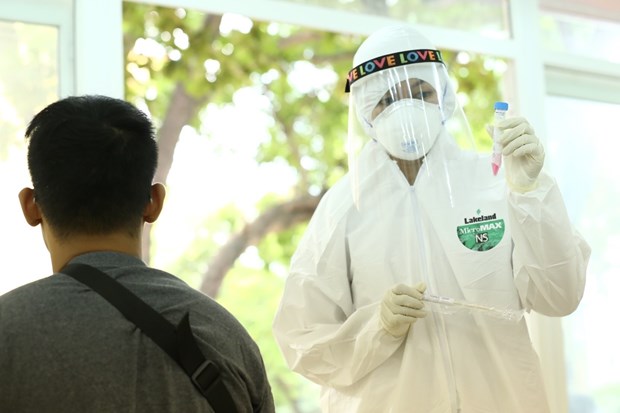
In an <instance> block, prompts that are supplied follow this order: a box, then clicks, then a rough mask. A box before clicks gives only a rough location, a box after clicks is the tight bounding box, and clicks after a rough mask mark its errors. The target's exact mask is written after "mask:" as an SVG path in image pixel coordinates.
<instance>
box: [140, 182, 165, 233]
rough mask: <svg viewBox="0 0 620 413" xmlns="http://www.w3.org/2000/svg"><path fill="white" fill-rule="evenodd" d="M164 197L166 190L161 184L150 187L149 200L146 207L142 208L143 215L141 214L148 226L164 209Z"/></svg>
mask: <svg viewBox="0 0 620 413" xmlns="http://www.w3.org/2000/svg"><path fill="white" fill-rule="evenodd" d="M165 197H166V188H165V187H164V186H163V185H162V184H160V183H156V184H153V186H151V200H150V201H149V203H148V204H147V205H146V208H144V213H143V214H142V219H144V222H148V223H149V224H151V223H153V222H155V220H156V219H157V218H158V217H159V214H160V213H161V210H162V208H163V207H164V198H165Z"/></svg>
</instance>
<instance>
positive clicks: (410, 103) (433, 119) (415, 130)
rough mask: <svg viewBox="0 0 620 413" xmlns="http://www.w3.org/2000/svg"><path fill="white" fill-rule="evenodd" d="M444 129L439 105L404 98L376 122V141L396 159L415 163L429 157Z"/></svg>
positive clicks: (381, 114) (390, 107) (378, 117)
mask: <svg viewBox="0 0 620 413" xmlns="http://www.w3.org/2000/svg"><path fill="white" fill-rule="evenodd" d="M441 127H442V117H441V111H440V110H439V105H436V104H433V103H424V102H422V101H421V100H419V99H401V100H399V101H398V102H394V103H392V104H391V105H390V106H388V107H387V108H385V110H384V111H383V112H381V113H380V114H379V115H378V116H377V117H376V118H375V120H374V122H373V129H374V130H375V138H376V139H377V141H378V142H379V143H380V144H381V145H383V147H384V148H385V150H386V151H388V153H389V154H390V155H392V156H393V157H395V158H399V159H404V160H408V161H413V160H416V159H419V158H421V157H422V156H424V155H426V154H427V153H428V151H429V150H430V149H431V147H432V146H433V144H434V143H435V140H436V139H437V135H439V132H440V130H441Z"/></svg>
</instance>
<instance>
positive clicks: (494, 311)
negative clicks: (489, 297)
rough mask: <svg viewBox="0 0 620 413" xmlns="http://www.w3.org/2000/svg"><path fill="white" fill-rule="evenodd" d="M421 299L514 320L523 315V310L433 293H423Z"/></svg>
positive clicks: (519, 318) (516, 320)
mask: <svg viewBox="0 0 620 413" xmlns="http://www.w3.org/2000/svg"><path fill="white" fill-rule="evenodd" d="M422 301H426V302H429V303H435V304H441V305H446V306H457V307H461V308H465V309H469V310H473V311H479V312H481V313H483V314H486V315H489V316H494V317H499V318H501V319H504V320H508V321H514V322H518V321H519V320H521V318H522V317H523V310H512V309H498V308H495V307H490V306H486V305H482V304H475V303H470V302H467V301H463V300H455V299H454V298H450V297H443V296H439V295H434V294H424V295H423V297H422Z"/></svg>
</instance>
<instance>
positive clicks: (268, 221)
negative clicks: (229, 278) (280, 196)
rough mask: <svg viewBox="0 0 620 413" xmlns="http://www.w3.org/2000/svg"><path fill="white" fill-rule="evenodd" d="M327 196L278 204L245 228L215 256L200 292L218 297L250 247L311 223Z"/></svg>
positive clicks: (304, 197) (309, 197)
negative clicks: (225, 281) (223, 283)
mask: <svg viewBox="0 0 620 413" xmlns="http://www.w3.org/2000/svg"><path fill="white" fill-rule="evenodd" d="M324 193H325V192H322V193H321V194H320V195H318V196H313V195H303V196H300V197H297V198H295V199H293V200H291V201H288V202H285V203H282V204H278V205H275V206H273V207H272V208H270V209H268V210H266V211H265V212H263V213H262V214H261V215H260V216H259V217H258V218H257V219H256V220H255V221H254V222H250V223H248V224H247V225H245V227H244V228H243V229H242V230H241V231H240V232H238V233H236V234H234V235H233V236H232V237H231V238H230V239H229V240H228V242H227V243H226V244H225V245H223V246H222V247H221V248H220V249H219V250H218V253H217V255H215V256H214V257H213V259H212V260H211V262H210V263H209V266H208V270H207V272H206V273H205V275H204V277H203V279H202V285H201V287H200V290H201V291H202V292H204V293H205V294H207V295H209V296H211V297H213V298H215V297H217V294H218V292H219V289H220V286H221V284H222V280H223V279H224V276H225V275H226V273H227V272H228V270H230V268H231V267H232V266H233V265H234V263H235V261H236V260H237V258H239V256H240V255H241V254H243V252H244V251H245V250H246V249H247V247H248V246H250V245H257V244H258V243H259V242H260V241H261V240H262V239H263V238H264V237H265V236H266V235H267V234H268V233H270V232H281V231H284V230H286V229H289V228H291V227H293V226H294V225H296V224H298V223H301V222H307V221H308V220H309V219H310V217H311V216H312V214H313V213H314V210H315V209H316V207H317V205H318V203H319V201H320V200H321V198H322V196H323V194H324Z"/></svg>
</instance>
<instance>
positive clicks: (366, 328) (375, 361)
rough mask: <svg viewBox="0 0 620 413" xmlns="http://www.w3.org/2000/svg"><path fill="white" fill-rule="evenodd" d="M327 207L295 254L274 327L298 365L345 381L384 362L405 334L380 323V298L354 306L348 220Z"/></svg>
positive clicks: (334, 383) (325, 381) (310, 373)
mask: <svg viewBox="0 0 620 413" xmlns="http://www.w3.org/2000/svg"><path fill="white" fill-rule="evenodd" d="M325 209H326V208H325V206H324V205H320V206H319V208H318V209H317V211H316V212H315V215H314V216H313V218H312V219H311V221H310V223H309V225H308V229H307V230H306V233H305V234H304V237H303V238H302V240H301V242H300V244H299V246H298V248H297V251H296V252H295V255H294V257H293V259H292V260H291V271H290V275H289V276H288V278H287V280H286V284H285V288H284V293H283V296H282V299H281V302H280V307H279V309H278V311H277V313H276V316H275V320H274V323H273V332H274V335H275V338H276V341H277V342H278V345H279V346H280V349H281V350H282V353H283V355H284V358H285V359H286V361H287V363H288V365H289V366H290V367H291V368H292V369H293V370H294V371H296V372H298V373H300V374H302V375H303V376H305V377H307V378H308V379H310V380H312V381H314V382H316V383H318V384H321V385H327V386H330V387H341V386H349V385H351V384H353V383H355V382H356V381H358V380H359V379H361V378H363V377H364V376H365V375H366V374H368V373H369V372H370V371H372V370H373V369H375V368H376V367H377V366H379V365H380V364H381V363H383V362H384V361H385V360H386V359H388V358H389V357H390V356H391V355H392V354H393V353H394V352H395V351H396V350H397V349H398V347H399V346H400V345H401V344H402V342H403V340H404V339H403V338H394V337H392V336H391V335H389V334H387V333H386V332H385V330H384V329H383V328H382V327H381V325H380V321H379V317H378V313H379V303H376V304H372V305H368V306H365V307H362V308H355V306H354V303H353V299H352V297H351V288H350V283H349V272H348V264H347V251H346V237H345V223H344V222H339V223H336V224H334V223H329V222H327V221H329V219H331V218H333V214H331V215H330V214H329V213H328V212H327V211H325ZM330 212H333V211H330ZM330 227H331V229H330Z"/></svg>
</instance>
